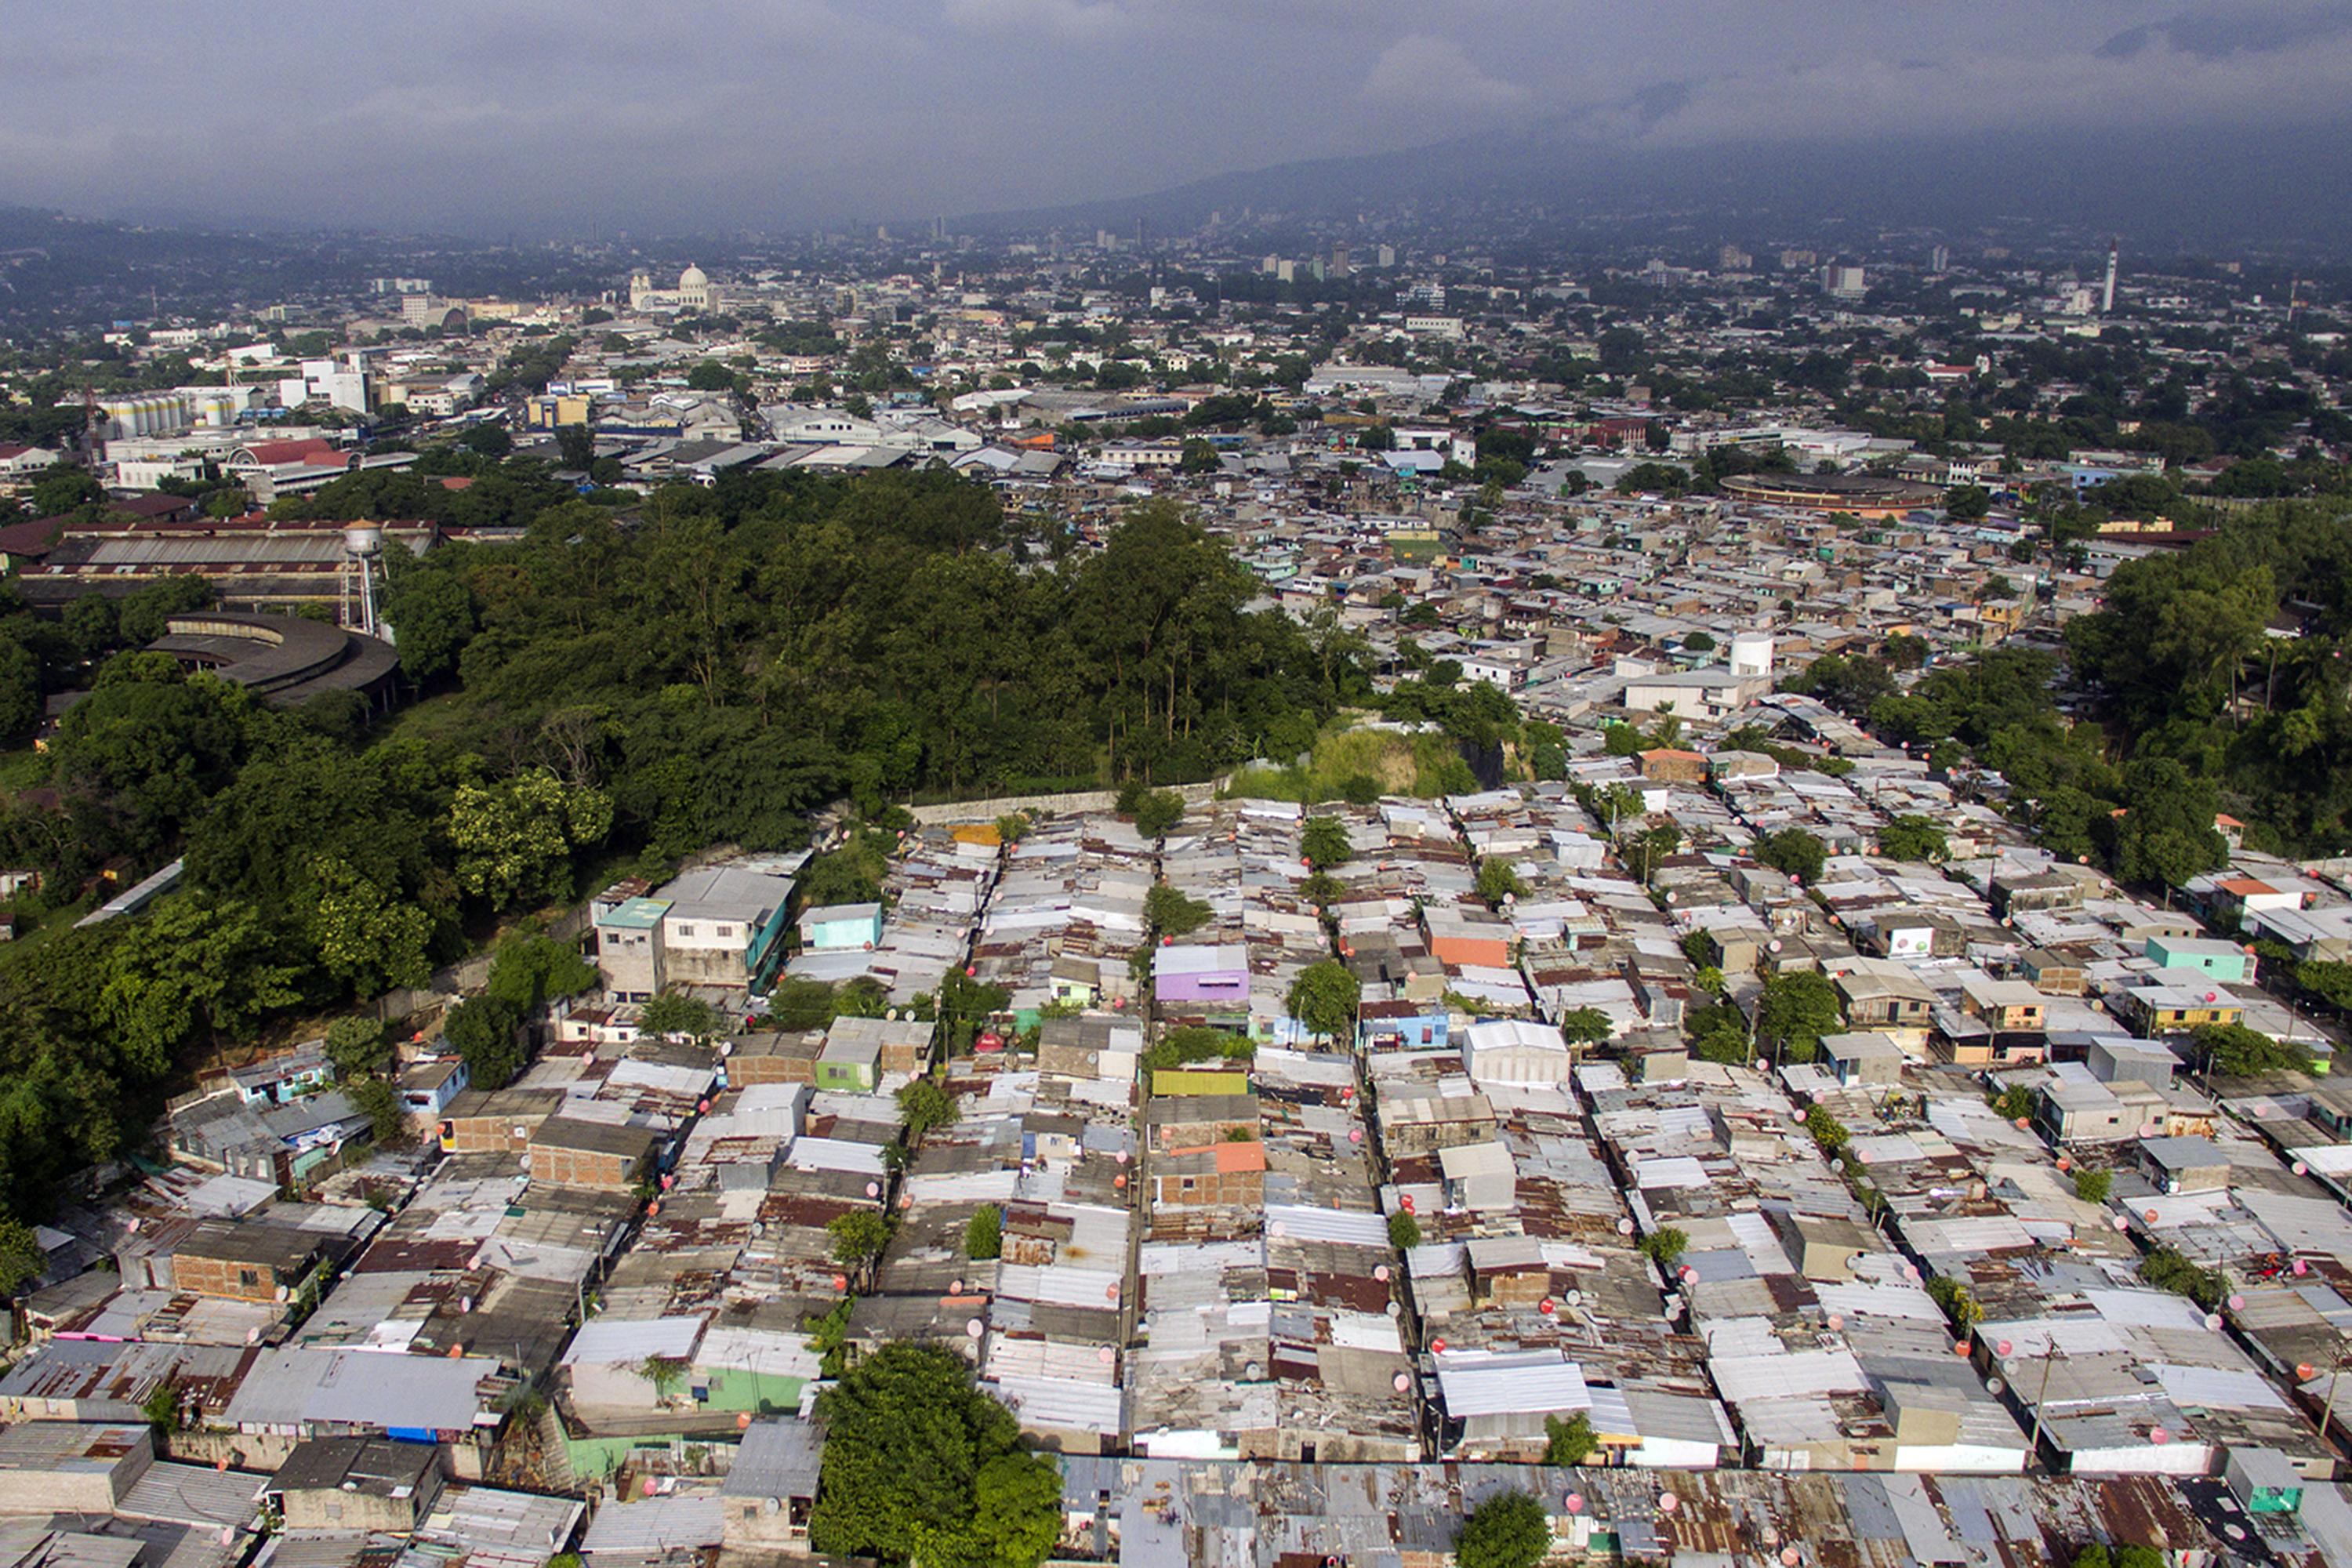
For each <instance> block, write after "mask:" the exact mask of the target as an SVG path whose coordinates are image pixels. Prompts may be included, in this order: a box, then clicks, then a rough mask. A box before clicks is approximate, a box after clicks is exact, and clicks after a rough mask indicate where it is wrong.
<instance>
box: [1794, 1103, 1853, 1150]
mask: <svg viewBox="0 0 2352 1568" xmlns="http://www.w3.org/2000/svg"><path fill="white" fill-rule="evenodd" d="M1805 1131H1807V1132H1809V1133H1811V1135H1812V1140H1813V1147H1814V1148H1816V1149H1819V1150H1820V1151H1821V1152H1822V1153H1823V1154H1824V1155H1826V1156H1827V1157H1829V1158H1830V1159H1832V1160H1834V1159H1836V1158H1837V1157H1838V1152H1839V1151H1840V1150H1842V1149H1843V1148H1844V1147H1845V1146H1846V1145H1847V1144H1848V1143H1850V1142H1853V1133H1852V1132H1850V1131H1847V1130H1846V1125H1845V1123H1844V1122H1843V1121H1839V1120H1838V1119H1837V1117H1836V1116H1835V1115H1833V1114H1832V1112H1831V1110H1830V1108H1829V1107H1828V1106H1826V1105H1816V1106H1813V1107H1812V1108H1811V1109H1810V1110H1807V1111H1806V1112H1805Z"/></svg>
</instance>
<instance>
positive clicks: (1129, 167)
mask: <svg viewBox="0 0 2352 1568" xmlns="http://www.w3.org/2000/svg"><path fill="white" fill-rule="evenodd" d="M2347 14H2352V3H2347V0H2331V3H2330V4H2326V5H2311V4H2308V3H2304V4H2295V5H2287V4H2251V3H2244V4H2231V5H2211V6H2204V7H2193V8H2190V9H2188V10H2184V9H2183V8H2182V6H2181V5H2180V4H2179V0H2171V3H2170V4H2153V3H2148V0H1979V3H1977V4H1973V5H1966V6H1960V5H1913V6H1888V5H1884V4H1880V3H1877V0H1871V3H1867V4H1865V3H1864V0H1775V3H1774V4H1772V5H1759V4H1756V3H1754V0H1652V3H1651V4H1648V5H1641V6H1626V5H1614V4H1601V3H1600V0H665V3H663V4H661V5H612V4H601V5H600V4H590V5H582V4H577V3H559V0H404V3H403V4H401V5H364V4H360V3H357V0H347V3H343V4H331V5H326V6H323V7H319V6H313V7H288V6H284V5H258V4H255V3H253V0H215V4H213V5H205V6H188V5H154V4H152V0H141V3H135V4H134V3H131V0H76V3H75V4H73V5H56V4H54V3H52V0H40V3H35V0H0V29H5V33H0V36H5V37H8V38H9V39H10V44H11V55H12V59H13V61H15V62H16V63H17V64H18V66H19V68H18V69H17V70H16V71H14V72H12V73H11V78H10V85H9V90H8V91H7V92H6V93H5V94H0V201H7V200H14V201H25V202H35V203H39V204H43V205H56V206H61V207H66V208H68V209H71V210H76V211H86V212H105V213H119V214H141V213H157V212H169V213H173V214H175V215H179V216H205V215H211V216H220V217H224V218H247V217H256V218H269V219H276V220H280V221H304V222H333V223H369V224H377V225H381V226H396V227H443V228H455V229H464V230H471V231H475V232H488V233H502V232H523V233H533V232H544V231H551V230H556V229H564V228H584V229H587V230H589V231H590V232H593V233H599V234H607V235H609V234H611V233H613V232H614V231H616V230H619V229H622V228H635V229H646V228H653V227H668V228H676V227H679V226H688V225H711V224H723V225H729V226H744V227H760V228H773V227H779V226H801V225H804V224H814V223H829V224H830V223H841V222H847V221H858V220H864V221H876V220H886V219H891V218H902V217H919V216H928V215H929V214H932V213H948V214H957V213H964V212H971V211H979V210H985V209H989V208H1000V207H1013V206H1032V205H1045V204H1049V203H1055V202H1063V201H1072V200H1077V199H1081V198H1086V197H1091V196H1098V195H1118V194H1124V193H1131V192H1137V191H1141V190H1148V189H1153V188H1157V187H1160V186H1163V185H1168V184H1176V183H1180V182H1181V181H1185V180H1189V179H1194V178H1198V177H1201V176H1203V175H1208V174H1216V173H1220V172H1223V171H1225V170H1229V169H1235V168H1253V167H1261V166H1265V165H1267V164H1272V163H1286V162H1290V161H1293V160H1297V159H1304V158H1313V157H1321V156H1329V155H1336V154H1344V153H1360V152H1368V151H1385V150H1391V149H1395V148H1401V147H1407V146H1412V145H1416V144H1419V143H1422V142H1432V141H1436V140H1440V139H1443V138H1447V137H1454V136H1461V135H1470V134H1476V133H1479V132H1486V131H1505V130H1514V129H1519V128H1524V127H1526V126H1528V125H1531V124H1536V123H1547V122H1549V123H1559V124H1566V125H1570V126H1573V127H1575V128H1576V130H1577V132H1578V133H1579V134H1582V135H1591V136H1598V137H1602V138H1615V139H1621V140H1624V141H1629V142H1653V143H1663V144H1674V145H1694V146H1696V145H1703V144H1706V143H1710V142H1733V141H1737V142H1758V141H1763V142H1769V141H1773V140H1777V139H1794V138H1818V137H1822V136H1840V135H1851V136H1857V137H1868V136H1876V135H1882V134H1885V133H1889V132H1904V133H1907V134H1917V133H1923V132H1925V133H1936V132H1954V133H1959V132H1976V131H1981V130H1985V129H1989V128H1992V129H2002V128H2014V127H2018V126H2032V125H2042V124H2057V125H2074V124H2082V123H2087V122H2093V121H2098V122H2104V123H2108V124H2123V125H2138V124H2158V123H2187V124H2205V123H2225V122H2263V123H2293V122H2295V121H2307V120H2310V119H2314V118H2315V117H2318V116H2320V115H2323V114H2329V113H2333V112H2335V111H2336V110H2337V108H2338V106H2339V105H2340V104H2341V103H2342V102H2343V101H2344V96H2345V89H2346V88H2347V85H2352V27H2347V25H2346V17H2347ZM28 61H29V62H39V63H38V65H37V67H36V68H24V64H23V63H24V62H28ZM1923 67H1924V68H1923Z"/></svg>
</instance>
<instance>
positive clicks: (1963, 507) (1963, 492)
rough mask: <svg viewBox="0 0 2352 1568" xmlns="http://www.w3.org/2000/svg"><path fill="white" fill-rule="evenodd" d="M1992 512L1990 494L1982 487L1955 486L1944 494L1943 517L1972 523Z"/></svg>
mask: <svg viewBox="0 0 2352 1568" xmlns="http://www.w3.org/2000/svg"><path fill="white" fill-rule="evenodd" d="M1990 510H1992V492H1991V491H1990V490H1989V489H1985V488H1984V487H1983V486H1982V485H1955V486H1953V487H1952V488H1951V489H1948V490H1946V491H1945V492H1944V515H1945V516H1947V517H1948V518H1951V519H1952V520H1953V521H1957V522H1973V521H1976V520H1978V519H1979V518H1981V517H1983V516H1984V515H1985V514H1986V513H1987V512H1990Z"/></svg>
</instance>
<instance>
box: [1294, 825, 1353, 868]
mask: <svg viewBox="0 0 2352 1568" xmlns="http://www.w3.org/2000/svg"><path fill="white" fill-rule="evenodd" d="M1298 846H1299V852H1300V853H1301V854H1302V855H1304V856H1305V857H1306V859H1307V864H1308V865H1310V866H1312V867H1314V868H1315V869H1317V870H1318V871H1328V870H1330V869H1332V868H1335V867H1339V866H1344V865H1346V864H1347V863H1348V862H1349V860H1350V859H1352V858H1354V855H1355V851H1354V850H1353V849H1352V848H1350V847H1349V844H1348V825H1347V824H1346V823H1344V822H1341V821H1340V820H1339V818H1338V817H1336V816H1310V817H1308V818H1307V827H1306V830H1305V831H1304V832H1302V833H1301V834H1300V835H1299V839H1298Z"/></svg>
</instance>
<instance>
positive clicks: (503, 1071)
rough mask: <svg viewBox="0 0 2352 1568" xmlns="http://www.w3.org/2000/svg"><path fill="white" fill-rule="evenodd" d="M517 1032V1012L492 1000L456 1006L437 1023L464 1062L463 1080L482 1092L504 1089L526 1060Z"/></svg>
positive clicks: (472, 1000)
mask: <svg viewBox="0 0 2352 1568" xmlns="http://www.w3.org/2000/svg"><path fill="white" fill-rule="evenodd" d="M521 1031H522V1014H521V1011H520V1009H518V1008H517V1007H516V1006H515V1005H514V1004H513V1003H511V1002H507V1001H504V1000H502V999H500V998H499V997H496V996H475V997H470V998H468V999H467V1000H466V1001H463V1002H460V1003H458V1004H457V1005H456V1006H455V1007H452V1008H450V1009H449V1016H447V1017H446V1018H444V1019H443V1020H442V1023H441V1032H442V1033H443V1034H444V1035H445V1036H446V1037H447V1038H448V1041H449V1043H450V1044H451V1045H453V1046H455V1047H457V1054H458V1055H459V1056H460V1057H462V1058H465V1062H466V1075H467V1079H469V1080H470V1081H471V1082H472V1084H473V1086H474V1087H475V1088H476V1089H484V1090H489V1089H504V1088H505V1087H506V1086H507V1085H508V1084H509V1083H512V1082H513V1081H514V1080H515V1078H516V1076H517V1075H518V1074H520V1072H521V1071H522V1068H523V1064H524V1063H525V1062H526V1061H528V1060H530V1052H529V1051H528V1050H526V1049H525V1048H524V1046H523V1043H522V1039H521Z"/></svg>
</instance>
